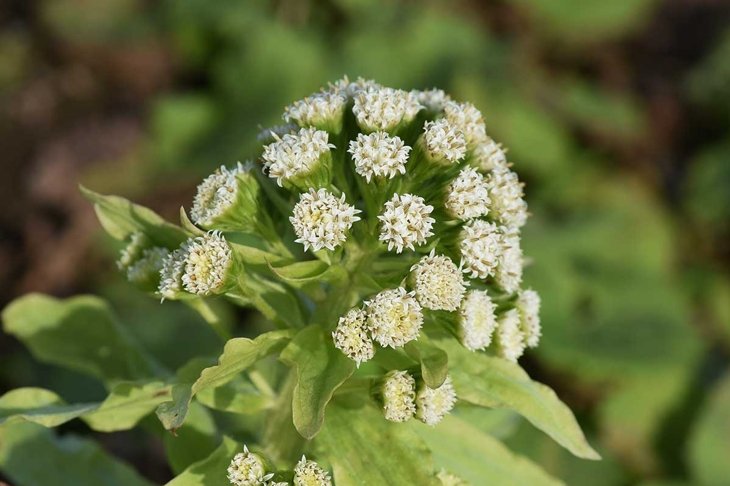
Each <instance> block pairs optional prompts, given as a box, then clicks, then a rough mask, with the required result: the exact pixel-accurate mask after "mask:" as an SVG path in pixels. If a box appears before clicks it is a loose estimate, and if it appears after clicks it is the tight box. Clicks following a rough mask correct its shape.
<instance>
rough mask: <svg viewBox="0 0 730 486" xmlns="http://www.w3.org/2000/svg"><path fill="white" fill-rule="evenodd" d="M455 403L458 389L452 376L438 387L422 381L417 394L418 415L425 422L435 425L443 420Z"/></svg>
mask: <svg viewBox="0 0 730 486" xmlns="http://www.w3.org/2000/svg"><path fill="white" fill-rule="evenodd" d="M455 404H456V391H455V390H454V385H453V384H452V383H451V377H450V376H447V377H446V381H444V383H443V385H441V386H440V387H438V388H429V387H428V386H427V385H426V384H425V383H421V386H420V387H419V389H418V393H417V394H416V417H417V418H418V419H419V420H420V421H421V422H423V423H424V424H427V425H431V426H433V425H436V424H437V423H439V422H441V419H443V418H444V416H445V415H446V414H447V413H449V412H450V411H451V409H452V408H454V405H455Z"/></svg>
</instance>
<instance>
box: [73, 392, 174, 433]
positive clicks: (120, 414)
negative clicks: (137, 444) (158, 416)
mask: <svg viewBox="0 0 730 486" xmlns="http://www.w3.org/2000/svg"><path fill="white" fill-rule="evenodd" d="M170 388H171V387H170V386H169V385H165V384H164V383H162V382H160V381H152V382H142V383H136V382H126V383H117V384H116V385H114V387H113V388H112V390H111V393H110V394H109V396H108V397H107V398H106V399H105V400H104V401H103V402H101V404H100V405H99V407H98V408H97V409H96V410H94V411H92V412H90V413H88V414H86V415H84V417H83V420H84V422H86V423H87V424H89V427H91V428H92V429H94V430H97V431H99V432H115V431H118V430H129V429H131V428H132V427H134V426H135V425H137V423H138V422H139V421H140V420H142V419H143V418H144V417H145V416H147V415H148V414H150V413H152V411H153V410H154V409H155V408H156V407H157V406H158V405H159V404H160V403H162V402H164V401H165V400H168V399H169V397H170Z"/></svg>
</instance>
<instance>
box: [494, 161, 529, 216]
mask: <svg viewBox="0 0 730 486" xmlns="http://www.w3.org/2000/svg"><path fill="white" fill-rule="evenodd" d="M486 180H487V186H488V188H489V200H490V205H489V209H490V211H491V215H492V217H494V218H495V219H497V220H499V222H500V223H502V224H503V225H505V226H507V227H509V228H513V229H518V228H521V227H522V226H524V224H525V222H526V221H527V203H526V202H525V200H524V199H523V196H524V192H523V187H524V184H522V183H521V182H520V180H519V178H518V177H517V174H516V173H514V172H512V171H511V170H493V171H492V172H490V173H489V174H487V177H486Z"/></svg>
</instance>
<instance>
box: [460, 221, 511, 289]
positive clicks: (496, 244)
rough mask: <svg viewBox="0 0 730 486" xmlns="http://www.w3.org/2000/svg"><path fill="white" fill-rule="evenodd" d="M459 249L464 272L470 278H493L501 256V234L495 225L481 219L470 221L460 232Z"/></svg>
mask: <svg viewBox="0 0 730 486" xmlns="http://www.w3.org/2000/svg"><path fill="white" fill-rule="evenodd" d="M459 248H460V249H461V257H462V262H463V264H464V272H466V273H469V274H471V277H472V278H481V279H485V278H487V277H490V276H493V275H494V273H495V271H496V270H497V266H498V264H499V262H500V258H501V256H502V250H503V244H502V232H501V231H500V230H499V228H498V227H497V225H495V224H494V223H489V222H487V221H483V220H481V219H476V220H472V221H471V222H469V223H468V224H466V225H465V226H464V227H463V228H462V230H461V237H460V243H459Z"/></svg>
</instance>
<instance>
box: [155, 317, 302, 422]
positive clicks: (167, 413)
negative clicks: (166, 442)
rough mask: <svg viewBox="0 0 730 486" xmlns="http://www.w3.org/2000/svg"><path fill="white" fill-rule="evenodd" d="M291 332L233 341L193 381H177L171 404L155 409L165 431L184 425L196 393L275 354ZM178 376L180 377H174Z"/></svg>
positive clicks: (164, 404) (285, 331) (185, 378)
mask: <svg viewBox="0 0 730 486" xmlns="http://www.w3.org/2000/svg"><path fill="white" fill-rule="evenodd" d="M291 335H292V331H289V330H281V331H272V332H267V333H265V334H261V335H260V336H258V337H256V338H255V339H248V338H234V339H231V340H229V341H228V342H227V343H226V345H225V347H224V348H223V354H221V355H220V357H219V358H218V364H217V365H215V366H211V367H209V368H205V369H203V370H202V371H201V372H200V375H199V376H198V377H197V378H196V379H193V378H192V377H193V376H195V375H196V373H195V372H190V373H185V374H186V375H187V376H186V377H184V378H182V377H180V376H179V377H178V382H177V384H176V385H175V386H174V387H173V391H172V401H170V402H166V403H163V404H162V405H160V406H159V407H158V409H157V416H158V417H159V418H160V420H161V421H162V424H163V425H164V426H165V428H166V429H173V430H174V429H177V428H178V427H180V426H181V425H182V424H183V422H184V421H185V416H186V415H187V409H188V406H189V405H190V400H191V399H192V398H193V396H195V394H196V393H198V392H200V391H203V390H205V389H208V388H216V387H219V386H222V385H224V384H226V383H228V382H229V381H231V380H232V379H233V378H235V377H236V376H238V374H239V373H241V372H242V371H244V370H245V369H246V368H248V367H250V366H251V365H253V364H254V363H256V362H257V361H259V360H260V359H262V358H265V357H266V356H268V355H270V354H272V353H275V352H277V351H279V350H280V349H281V348H282V347H283V346H284V345H285V344H286V342H287V341H288V340H289V338H290V337H291ZM178 375H180V373H178Z"/></svg>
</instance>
